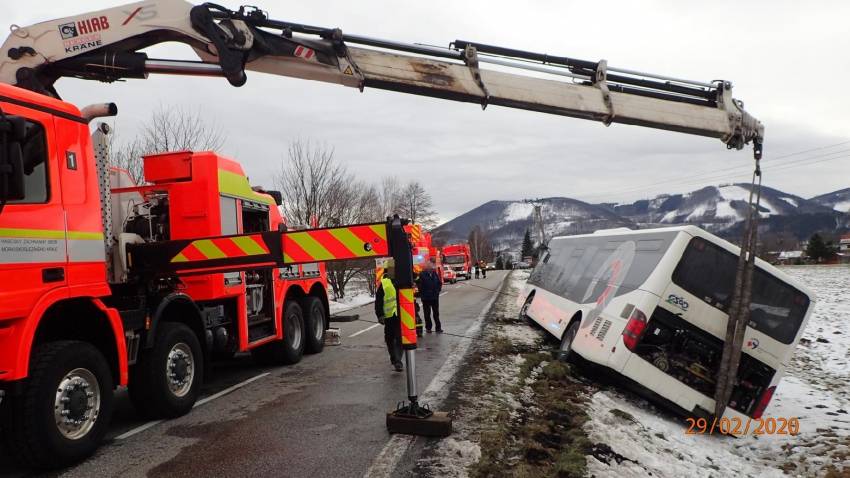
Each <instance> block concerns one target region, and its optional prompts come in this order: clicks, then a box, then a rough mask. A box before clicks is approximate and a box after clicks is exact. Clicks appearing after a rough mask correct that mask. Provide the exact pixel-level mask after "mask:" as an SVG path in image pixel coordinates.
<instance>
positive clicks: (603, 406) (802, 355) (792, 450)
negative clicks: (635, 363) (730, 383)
mask: <svg viewBox="0 0 850 478" xmlns="http://www.w3.org/2000/svg"><path fill="white" fill-rule="evenodd" d="M784 271H785V272H787V273H788V274H789V275H791V276H793V277H795V278H797V279H799V280H801V281H802V282H804V283H805V284H807V285H809V287H811V288H812V289H814V291H815V292H816V293H817V294H818V303H817V305H816V308H815V311H814V312H813V314H812V316H811V319H810V321H809V324H808V326H807V327H806V330H805V332H804V334H803V340H802V342H801V345H800V346H799V347H798V348H797V350H796V353H795V355H794V357H793V358H792V360H791V364H790V366H789V367H788V370H787V374H786V376H785V378H784V379H783V380H782V382H781V383H780V385H779V387H778V388H777V391H776V395H775V396H774V398H773V400H772V402H771V404H770V406H768V408H767V410H766V412H765V417H775V418H779V417H785V418H791V417H797V418H798V419H799V423H800V434H799V435H797V436H789V435H762V436H754V435H750V436H747V437H742V438H738V439H731V438H724V437H707V436H701V435H686V434H685V431H686V430H687V425H686V424H685V423H684V422H683V421H680V420H676V419H675V418H673V417H672V416H671V415H669V414H667V413H664V412H659V411H657V410H656V409H655V407H653V406H651V405H649V404H648V403H646V402H644V401H642V400H640V399H637V398H635V397H634V396H632V395H630V394H626V393H622V392H614V391H602V392H598V393H596V394H595V395H594V396H593V399H592V404H591V409H590V411H589V414H590V416H591V421H590V422H589V423H588V425H587V430H588V432H589V434H590V435H591V438H592V439H593V441H599V442H603V443H606V444H608V445H609V446H610V447H611V449H612V450H613V451H614V452H616V453H617V454H619V455H621V456H620V457H618V459H611V460H609V463H604V462H602V461H600V460H597V459H596V458H594V457H588V469H589V471H590V472H592V473H594V474H595V475H596V476H599V477H604V476H645V475H646V474H647V473H648V472H651V473H652V474H653V476H661V477H667V476H669V477H678V476H731V475H733V474H734V475H735V476H758V477H763V476H782V475H783V470H786V471H787V472H788V473H789V474H791V475H792V476H824V475H826V473H827V468H828V467H830V466H834V467H835V468H836V469H837V470H841V469H842V468H843V469H844V470H845V472H847V471H850V414H848V410H850V367H848V357H850V320H848V319H850V267H848V266H804V267H788V268H784ZM614 409H617V410H620V411H622V412H626V414H622V413H617V412H615V413H612V412H611V410H614ZM624 416H625V417H626V418H624ZM629 416H631V417H633V418H632V419H628V417H629ZM623 458H624V459H623Z"/></svg>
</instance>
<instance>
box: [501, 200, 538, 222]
mask: <svg viewBox="0 0 850 478" xmlns="http://www.w3.org/2000/svg"><path fill="white" fill-rule="evenodd" d="M532 212H534V205H533V204H531V203H524V202H514V203H511V204H509V205H508V207H507V208H505V221H506V222H511V221H522V220H523V219H528V216H531V213H532Z"/></svg>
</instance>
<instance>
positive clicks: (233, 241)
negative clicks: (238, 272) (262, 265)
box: [171, 234, 269, 262]
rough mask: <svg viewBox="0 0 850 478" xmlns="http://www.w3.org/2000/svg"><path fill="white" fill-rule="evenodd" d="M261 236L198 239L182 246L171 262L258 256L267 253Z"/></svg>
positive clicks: (267, 250)
mask: <svg viewBox="0 0 850 478" xmlns="http://www.w3.org/2000/svg"><path fill="white" fill-rule="evenodd" d="M268 253H269V249H268V247H266V244H265V242H264V241H263V237H262V236H261V235H259V234H253V235H250V236H236V237H220V238H217V239H198V240H196V241H192V242H191V243H190V244H189V245H188V246H186V247H184V248H183V250H182V251H180V253H179V254H177V255H176V256H174V257H173V258H172V259H171V262H193V261H207V260H210V259H225V258H234V257H246V256H260V255H263V254H268Z"/></svg>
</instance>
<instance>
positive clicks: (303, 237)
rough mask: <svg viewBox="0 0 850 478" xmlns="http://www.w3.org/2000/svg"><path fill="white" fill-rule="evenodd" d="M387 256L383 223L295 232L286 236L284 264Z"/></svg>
mask: <svg viewBox="0 0 850 478" xmlns="http://www.w3.org/2000/svg"><path fill="white" fill-rule="evenodd" d="M387 255H389V245H388V243H387V225H386V224H384V223H378V224H363V225H359V226H346V227H336V228H329V229H316V230H307V231H295V232H287V233H284V235H283V261H284V263H286V264H299V263H302V262H317V261H332V260H341V259H359V258H363V257H381V256H387Z"/></svg>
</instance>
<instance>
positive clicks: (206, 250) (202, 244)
mask: <svg viewBox="0 0 850 478" xmlns="http://www.w3.org/2000/svg"><path fill="white" fill-rule="evenodd" d="M192 245H193V246H195V248H197V249H198V250H199V251H200V252H201V254H203V255H204V256H206V258H207V259H221V258H224V257H227V254H225V253H224V252H222V251H221V249H219V248H218V246H216V245H215V244H214V243H213V242H212V241H211V240H209V239H201V240H199V241H194V242H192Z"/></svg>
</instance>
